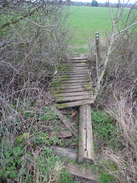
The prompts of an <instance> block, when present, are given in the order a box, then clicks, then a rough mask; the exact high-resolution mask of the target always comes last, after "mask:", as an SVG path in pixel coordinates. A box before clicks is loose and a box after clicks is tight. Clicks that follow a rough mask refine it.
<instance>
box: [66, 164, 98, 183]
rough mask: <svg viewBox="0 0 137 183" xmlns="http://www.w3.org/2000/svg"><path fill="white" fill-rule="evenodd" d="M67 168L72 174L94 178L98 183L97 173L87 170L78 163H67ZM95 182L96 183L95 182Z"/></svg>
mask: <svg viewBox="0 0 137 183" xmlns="http://www.w3.org/2000/svg"><path fill="white" fill-rule="evenodd" d="M65 167H66V170H67V171H68V172H69V173H70V174H72V175H76V176H79V177H83V178H86V179H89V180H93V181H95V182H96V183H97V178H96V176H95V174H94V173H93V172H92V171H91V170H87V169H85V168H83V167H81V166H78V165H72V164H70V163H66V164H65ZM95 182H94V183H95Z"/></svg>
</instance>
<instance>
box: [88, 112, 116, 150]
mask: <svg viewBox="0 0 137 183" xmlns="http://www.w3.org/2000/svg"><path fill="white" fill-rule="evenodd" d="M91 116H92V123H93V133H97V136H98V137H99V138H100V140H101V141H102V143H104V144H108V145H110V146H111V145H112V146H114V142H116V137H117V136H118V130H117V128H116V125H115V124H113V122H114V119H113V118H112V117H110V116H109V115H108V114H103V113H102V112H100V111H98V110H97V111H91ZM96 148H97V146H96Z"/></svg>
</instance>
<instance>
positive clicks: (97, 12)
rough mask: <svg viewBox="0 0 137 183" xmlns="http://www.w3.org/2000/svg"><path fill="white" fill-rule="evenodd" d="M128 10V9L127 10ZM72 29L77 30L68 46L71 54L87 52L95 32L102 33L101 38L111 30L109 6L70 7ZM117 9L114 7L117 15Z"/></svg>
mask: <svg viewBox="0 0 137 183" xmlns="http://www.w3.org/2000/svg"><path fill="white" fill-rule="evenodd" d="M126 11H128V10H126ZM70 12H71V16H70V21H71V29H72V30H75V31H74V33H73V38H72V40H71V41H70V45H69V48H68V53H69V54H80V53H85V52H87V50H88V42H89V41H92V42H93V40H94V37H95V32H99V33H100V39H101V40H103V39H105V35H106V33H109V32H111V28H112V25H111V18H110V13H109V8H105V7H86V6H80V7H78V6H71V7H70ZM116 12H117V9H116V8H115V9H112V14H113V15H115V14H116Z"/></svg>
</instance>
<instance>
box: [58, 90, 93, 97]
mask: <svg viewBox="0 0 137 183" xmlns="http://www.w3.org/2000/svg"><path fill="white" fill-rule="evenodd" d="M85 95H92V92H89V91H84V92H72V93H62V92H61V93H60V94H55V97H69V96H85Z"/></svg>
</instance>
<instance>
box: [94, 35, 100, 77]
mask: <svg viewBox="0 0 137 183" xmlns="http://www.w3.org/2000/svg"><path fill="white" fill-rule="evenodd" d="M95 40H96V71H97V78H98V77H99V74H98V64H99V58H100V55H99V32H96V35H95Z"/></svg>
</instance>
